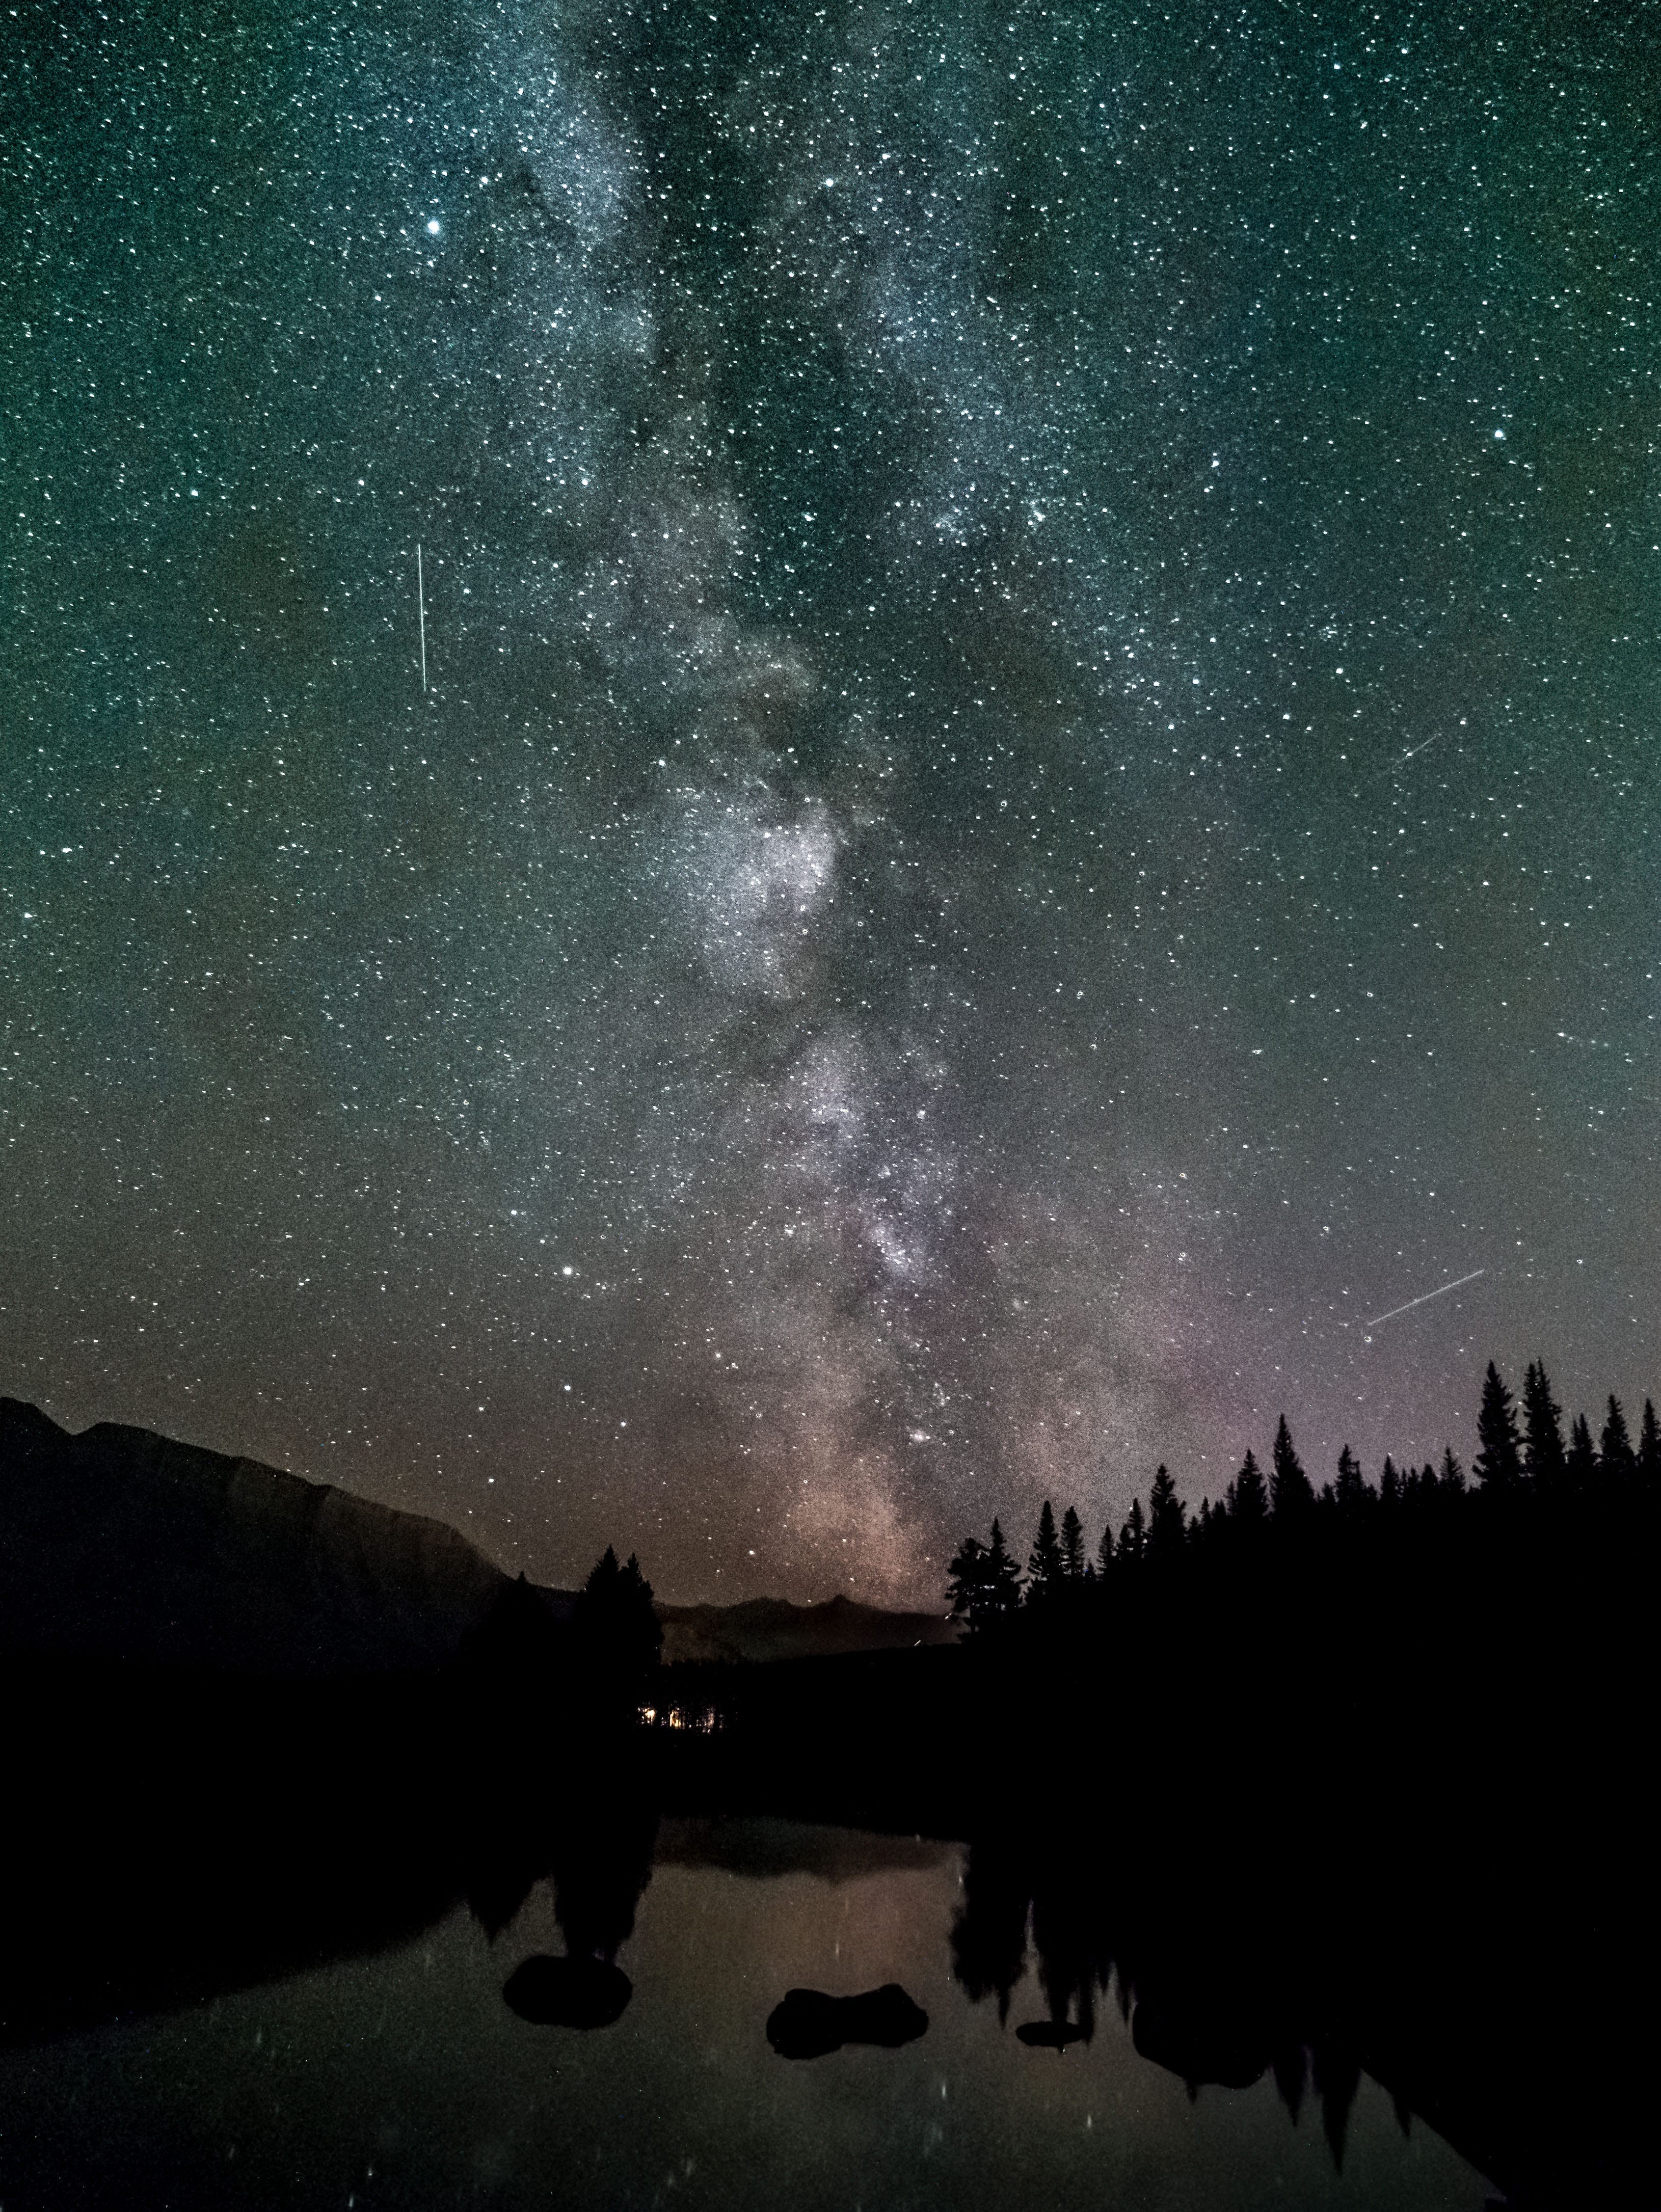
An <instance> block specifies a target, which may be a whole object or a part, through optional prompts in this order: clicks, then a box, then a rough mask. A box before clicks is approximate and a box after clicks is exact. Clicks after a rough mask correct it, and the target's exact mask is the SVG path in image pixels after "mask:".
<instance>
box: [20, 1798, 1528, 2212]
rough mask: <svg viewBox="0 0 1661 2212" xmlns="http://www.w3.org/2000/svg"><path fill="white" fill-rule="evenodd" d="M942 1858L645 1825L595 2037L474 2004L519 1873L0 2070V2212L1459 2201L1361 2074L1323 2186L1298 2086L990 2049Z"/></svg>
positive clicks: (957, 1883)
mask: <svg viewBox="0 0 1661 2212" xmlns="http://www.w3.org/2000/svg"><path fill="white" fill-rule="evenodd" d="M963 1865H964V1854H963V1852H962V1851H961V1850H960V1849H959V1848H958V1846H956V1845H936V1844H928V1843H920V1844H913V1843H911V1842H910V1841H904V1840H903V1841H900V1842H896V1841H895V1840H894V1839H892V1838H877V1837H871V1838H861V1837H856V1836H849V1835H847V1834H843V1833H840V1832H829V1831H810V1830H802V1829H792V1828H788V1827H786V1826H782V1824H773V1823H768V1824H755V1823H722V1824H718V1825H716V1826H704V1825H702V1824H690V1823H675V1822H669V1823H666V1824H665V1826H664V1829H663V1831H662V1832H661V1833H660V1838H659V1841H658V1848H657V1855H656V1859H655V1863H654V1868H653V1872H652V1876H651V1880H650V1882H649V1884H648V1887H647V1888H646V1890H645V1892H644V1893H643V1895H642V1898H641V1899H640V1903H639V1905H638V1909H637V1912H636V1921H635V1927H634V1931H633V1933H632V1935H631V1936H630V1937H629V1938H628V1940H627V1941H626V1942H624V1945H623V1947H622V1949H621V1951H620V1952H619V1954H618V1959H619V1963H620V1964H621V1965H622V1966H624V1968H625V1969H626V1971H627V1972H628V1973H629V1975H630V1978H632V1980H633V1983H634V1996H633V1998H632V2000H631V2002H630V2004H629V2005H628V2007H627V2008H626V2010H625V2011H624V2014H623V2015H622V2017H621V2018H620V2019H619V2020H618V2021H617V2022H616V2023H615V2024H614V2025H613V2026H611V2027H605V2028H602V2029H597V2030H593V2031H590V2032H586V2033H585V2032H578V2031H575V2030H572V2029H569V2028H562V2027H533V2026H532V2025H530V2024H528V2023H527V2022H526V2021H523V2020H521V2019H520V2018H518V2017H517V2016H516V2015H514V2012H513V2011H512V2010H510V2008H508V2005H507V2004H506V2003H505V2002H503V1998H502V1987H503V1984H504V1983H505V1982H506V1980H507V1979H508V1975H509V1974H510V1973H511V1972H513V1970H514V1967H515V1966H518V1965H519V1963H520V1961H521V1960H524V1959H526V1957H528V1956H531V1955H533V1954H541V1953H551V1954H559V1953H561V1952H562V1951H563V1949H564V1948H565V1945H564V1942H563V1936H562V1932H561V1930H560V1929H559V1927H558V1925H557V1923H556V1920H555V1917H554V1899H553V1895H552V1892H551V1888H550V1887H549V1885H548V1884H546V1883H538V1885H537V1886H536V1887H534V1888H533V1889H532V1892H531V1893H530V1895H529V1896H528V1898H527V1899H526V1900H525V1902H524V1904H523V1905H521V1906H520V1908H519V1910H518V1911H517V1912H516V1913H515V1914H514V1917H513V1918H512V1920H511V1921H510V1922H509V1923H508V1925H507V1926H506V1927H505V1928H502V1929H499V1930H498V1931H497V1933H496V1936H495V1937H494V1939H492V1938H491V1937H490V1936H489V1935H487V1933H486V1931H485V1929H484V1927H483V1926H482V1925H481V1923H480V1922H479V1921H478V1919H477V1918H476V1917H475V1916H474V1915H473V1914H472V1912H471V1911H469V1910H467V1908H466V1907H465V1906H458V1907H457V1908H456V1910H454V1911H453V1912H452V1913H450V1914H449V1915H448V1917H446V1918H445V1919H443V1920H442V1921H441V1922H440V1923H438V1924H436V1925H435V1926H434V1927H433V1928H431V1929H429V1930H428V1931H427V1932H426V1933H425V1934H424V1935H423V1936H420V1937H418V1938H417V1939H416V1940H415V1941H413V1942H410V1943H408V1944H407V1945H405V1946H404V1947H403V1948H399V1949H397V1950H394V1951H390V1952H386V1953H384V1954H380V1955H378V1956H374V1957H369V1958H362V1959H354V1960H344V1961H341V1962H338V1963H336V1964H333V1965H332V1966H327V1967H325V1968H321V1969H319V1970H318V1971H315V1972H308V1973H305V1974H302V1975H300V1976H298V1977H296V1978H293V1979H290V1980H288V1981H285V1982H283V1983H280V1984H275V1985H271V1986H266V1987H263V1988H258V1989H252V1990H243V1991H240V1992H238V1993H236V1994H234V1995H230V1996H222V1997H219V1998H216V1999H215V2000H214V2001H213V2002H210V2003H208V2004H205V2005H203V2006H201V2007H199V2008H197V2009H195V2010H193V2011H191V2012H189V2013H186V2014H182V2015H174V2016H172V2017H167V2018H161V2019H146V2020H140V2021H133V2022H131V2023H129V2024H125V2025H122V2026H119V2027H111V2028H105V2029H101V2030H98V2031H96V2032H93V2033H85V2034H82V2035H77V2036H74V2037H70V2038H67V2039H63V2040H60V2041H57V2042H52V2043H46V2044H41V2045H35V2046H33V2047H32V2048H25V2049H22V2050H14V2051H7V2052H4V2053H0V2212H31V2209H32V2208H34V2207H49V2208H52V2212H59V2208H73V2207H76V2206H82V2205H90V2204H98V2205H106V2204H107V2205H122V2206H128V2207H134V2208H149V2207H152V2206H155V2207H160V2206H167V2207H174V2208H176V2207H192V2208H193V2207H196V2206H207V2205H225V2206H236V2205H243V2204H258V2205H267V2204H270V2205H303V2206H307V2207H310V2206H313V2205H315V2206H339V2207H344V2208H348V2212H356V2208H363V2212H369V2208H373V2207H383V2206H412V2207H426V2206H441V2205H442V2206H448V2205H465V2206H474V2205H478V2206H502V2207H518V2206H521V2205H523V2206H527V2207H528V2206H538V2207H546V2206H550V2205H556V2206H565V2205H570V2206H581V2207H588V2206H593V2207H607V2208H611V2207H633V2206H642V2207H644V2206H653V2205H662V2206H671V2205H672V2206H677V2207H678V2206H683V2205H684V2206H687V2207H694V2206H709V2207H711V2208H723V2212H724V2208H729V2207H730V2208H734V2212H738V2208H744V2212H750V2209H751V2208H753V2212H818V2208H821V2207H823V2208H824V2212H831V2208H833V2207H834V2208H836V2212H901V2208H912V2207H915V2208H919V2212H922V2208H934V2207H938V2208H940V2212H962V2208H964V2207H972V2206H988V2207H994V2206H995V2207H999V2208H1008V2207H1012V2206H1013V2207H1019V2206H1025V2205H1031V2206H1035V2207H1036V2206H1043V2207H1051V2206H1071V2205H1080V2206H1083V2205H1090V2206H1092V2207H1116V2206H1124V2207H1127V2208H1131V2207H1134V2208H1136V2212H1158V2209H1159V2208H1162V2207H1171V2208H1177V2207H1182V2208H1188V2207H1194V2208H1199V2207H1207V2208H1216V2207H1229V2206H1240V2207H1244V2206H1256V2205H1263V2206H1269V2205H1274V2206H1277V2207H1288V2206H1293V2207H1295V2206H1300V2205H1308V2206H1311V2207H1312V2206H1323V2207H1328V2206H1330V2207H1337V2206H1343V2207H1351V2206H1354V2207H1377V2208H1379V2212H1384V2208H1393V2207H1403V2208H1405V2207H1414V2208H1432V2207H1434V2208H1439V2212H1444V2209H1445V2212H1480V2208H1481V2207H1482V2206H1483V2205H1484V2204H1485V2203H1487V2202H1488V2197H1489V2194H1490V2192H1489V2191H1488V2189H1487V2187H1486V2186H1485V2185H1484V2183H1483V2181H1482V2179H1481V2178H1480V2177H1479V2176H1478V2175H1477V2174H1475V2172H1473V2171H1472V2169H1471V2168H1470V2167H1469V2166H1467V2165H1465V2164H1464V2163H1463V2161H1462V2160H1460V2159H1459V2158H1458V2157H1457V2155H1456V2154H1454V2153H1453V2151H1452V2150H1451V2149H1450V2148H1449V2147H1448V2146H1447V2145H1446V2144H1445V2143H1444V2142H1441V2141H1440V2140H1439V2138H1438V2137H1437V2136H1434V2135H1433V2134H1432V2133H1431V2132H1430V2131H1429V2130H1427V2129H1426V2128H1425V2127H1424V2126H1423V2125H1422V2124H1421V2123H1420V2122H1418V2121H1415V2122H1414V2124H1413V2126H1412V2130H1411V2132H1410V2133H1409V2134H1407V2135H1404V2134H1403V2132H1402V2128H1401V2127H1400V2125H1399V2124H1397V2121H1396V2117H1395V2115H1394V2112H1393V2110H1392V2107H1391V2104H1390V2099H1389V2098H1388V2097H1387V2096H1386V2095H1385V2094H1384V2092H1383V2091H1382V2090H1380V2089H1379V2088H1378V2087H1377V2086H1376V2085H1375V2084H1373V2083H1372V2082H1371V2081H1367V2080H1366V2079H1365V2078H1364V2079H1363V2081H1362V2082H1361V2085H1360V2090H1359V2092H1358V2093H1357V2095H1356V2098H1355V2100H1354V2106H1353V2108H1352V2110H1351V2112H1350V2115H1349V2120H1348V2135H1347V2140H1346V2143H1345V2150H1344V2159H1343V2166H1342V2172H1336V2171H1335V2167H1334V2163H1333V2159H1332V2154H1331V2152H1330V2150H1329V2147H1328V2144H1327V2142H1326V2141H1325V2140H1324V2138H1323V2133H1322V2128H1321V2122H1320V2117H1319V2113H1318V2110H1317V2108H1316V2107H1315V2106H1314V2105H1313V2103H1312V2100H1311V2101H1306V2102H1305V2106H1304V2108H1303V2111H1302V2113H1301V2117H1300V2119H1299V2123H1298V2124H1293V2120H1292V2119H1291V2118H1290V2117H1289V2115H1288V2113H1287V2110H1286V2108H1285V2106H1283V2105H1282V2104H1281V2101H1280V2100H1279V2099H1278V2097H1277V2095H1276V2093H1275V2087H1274V2084H1273V2082H1272V2081H1271V2080H1270V2079H1269V2078H1267V2077H1265V2079H1264V2080H1262V2081H1259V2082H1258V2083H1257V2084H1256V2086H1255V2087H1251V2088H1250V2089H1240V2090H1227V2089H1220V2088H1215V2087H1206V2088H1203V2089H1202V2090H1201V2091H1200V2092H1199V2093H1198V2095H1197V2098H1196V2099H1193V2100H1190V2097H1189V2092H1188V2090H1187V2088H1186V2087H1184V2085H1183V2082H1182V2081H1179V2080H1178V2079H1177V2077H1176V2076H1175V2075H1172V2074H1170V2073H1167V2072H1166V2071H1165V2069H1163V2068H1161V2067H1159V2066H1158V2065H1155V2064H1153V2063H1150V2062H1149V2061H1147V2060H1146V2059H1144V2058H1142V2057H1139V2056H1138V2054H1137V2053H1136V2051H1135V2050H1134V2049H1133V2047H1132V2044H1131V2039H1130V2034H1129V2030H1128V2029H1127V2028H1126V2027H1125V2026H1124V2024H1123V2021H1122V2020H1121V2018H1120V2015H1119V2013H1118V2010H1117V2008H1116V2006H1114V2005H1112V2004H1111V2003H1108V2004H1105V2005H1104V2006H1103V2007H1102V2008H1101V2010H1100V2013H1099V2015H1098V2020H1097V2022H1096V2026H1095V2031H1094V2033H1093V2036H1092V2039H1091V2040H1090V2041H1089V2042H1088V2043H1087V2044H1086V2043H1082V2042H1080V2043H1075V2044H1074V2045H1071V2046H1070V2047H1069V2048H1068V2049H1067V2050H1065V2051H1054V2050H1049V2049H1035V2048H1030V2047H1028V2046H1027V2045H1024V2044H1023V2043H1022V2042H1020V2041H1019V2039H1018V2038H1017V2035H1016V2033H1015V2030H1016V2028H1017V2027H1018V2026H1019V2024H1021V2023H1022V2022H1023V2021H1032V2020H1036V2019H1042V2018H1043V2016H1044V2006H1043V2001H1042V1998H1041V1996H1040V1994H1039V1992H1038V1990H1037V1987H1036V1984H1035V1981H1034V1978H1033V1976H1032V1974H1031V1972H1030V1971H1029V1972H1028V1974H1027V1975H1026V1977H1025V1979H1024V1980H1023V1981H1022V1982H1021V1983H1020V1984H1019V1985H1018V1986H1017V1988H1016V1990H1015V1992H1014V1996H1013V2003H1012V2005H1011V2007H1010V2010H1009V2015H1008V2020H1007V2024H1005V2025H1001V2024H1000V2021H999V2017H998V2009H997V2006H996V2002H995V2000H988V2001H986V2002H982V2003H978V2004H976V2003H971V2002H970V2000H969V1998H968V1997H967V1996H966V1995H965V1994H964V1990H963V1989H962V1988H961V1987H960V1986H959V1985H958V1984H957V1983H956V1982H954V1980H953V1979H952V1963H951V1950H950V1938H951V1931H952V1923H953V1919H954V1916H955V1915H956V1913H957V1911H958V1906H959V1905H960V1902H961V1898H962V1889H961V1881H962V1873H963ZM136 1909H142V1905H137V1904H136ZM889 1981H897V1982H899V1983H901V1984H904V1988H905V1989H906V1990H907V1991H908V1992H909V1993H910V1996H912V1997H913V1998H915V1999H916V2002H918V2003H919V2004H921V2005H922V2007H923V2008H924V2009H925V2010H926V2011H927V2013H928V2030H927V2033H925V2034H923V2035H922V2037H921V2038H920V2039H917V2040H916V2041H915V2042H912V2043H910V2044H909V2045H905V2046H904V2047H902V2048H900V2049H897V2050H892V2051H888V2050H879V2049H871V2048H855V2047H850V2048H845V2049H843V2050H841V2051H836V2052H833V2053H831V2054H830V2055H828V2056H825V2057H819V2058H817V2059H812V2060H806V2061H792V2060H789V2059H786V2058H782V2057H779V2056H777V2055H776V2053H775V2052H774V2051H773V2050H772V2049H771V2048H770V2045H769V2043H768V2040H767V2037H766V2033H765V2027H766V2021H767V2018H768V2015H769V2014H770V2011H771V2010H772V2008H773V2007H774V2005H775V2004H776V2002H778V2000H779V1999H780V1997H781V1996H782V1995H783V1993H784V1992H785V1990H787V1989H789V1988H791V1987H793V1986H806V1987H811V1988H817V1989H821V1990H829V1991H832V1992H837V1993H841V1992H853V1991H856V1990H866V1989H870V1988H873V1987H874V1986H876V1985H878V1984H882V1983H884V1982H889Z"/></svg>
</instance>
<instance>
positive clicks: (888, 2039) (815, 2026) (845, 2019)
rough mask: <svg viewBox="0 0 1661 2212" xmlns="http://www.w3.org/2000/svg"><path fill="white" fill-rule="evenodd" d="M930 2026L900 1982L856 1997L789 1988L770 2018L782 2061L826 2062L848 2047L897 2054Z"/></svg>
mask: <svg viewBox="0 0 1661 2212" xmlns="http://www.w3.org/2000/svg"><path fill="white" fill-rule="evenodd" d="M926 2027H928V2014H927V2013H926V2012H925V2011H924V2010H923V2008H922V2006H921V2005H918V2004H914V2003H913V2002H911V1999H910V1997H909V1996H907V1995H906V1994H905V1991H904V1990H903V1989H902V1988H901V1987H900V1985H899V1984H898V1983H897V1982H885V1983H884V1984H883V1985H882V1987H881V1988H880V1989H879V1990H864V1991H863V1992H862V1993H861V1995H860V1996H854V1997H832V1996H826V1995H825V1993H824V1990H786V1991H785V1993H784V1996H783V1998H782V2001H781V2002H779V2003H778V2004H776V2005H775V2006H774V2008H773V2009H772V2012H771V2013H770V2015H769V2016H768V2021H767V2040H768V2041H769V2042H770V2044H771V2045H772V2046H773V2048H774V2050H775V2051H777V2052H778V2054H779V2057H781V2058H823V2057H824V2055H825V2053H826V2052H827V2051H840V2050H841V2048H842V2046H843V2044H844V2043H875V2044H879V2045H881V2046H882V2048H883V2049H884V2050H885V2051H897V2049H898V2048H899V2046H900V2045H901V2044H903V2043H913V2042H915V2041H916V2039H917V2037H918V2036H920V2035H921V2034H922V2032H923V2030H924V2029H925V2028H926Z"/></svg>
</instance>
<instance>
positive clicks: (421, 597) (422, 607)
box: [416, 540, 427, 691]
mask: <svg viewBox="0 0 1661 2212" xmlns="http://www.w3.org/2000/svg"><path fill="white" fill-rule="evenodd" d="M416 611H417V613H418V614H419V616H420V617H421V688H422V690H423V691H424V690H426V689H427V588H426V585H425V583H424V582H423V579H422V574H421V545H420V541H419V540H417V544H416Z"/></svg>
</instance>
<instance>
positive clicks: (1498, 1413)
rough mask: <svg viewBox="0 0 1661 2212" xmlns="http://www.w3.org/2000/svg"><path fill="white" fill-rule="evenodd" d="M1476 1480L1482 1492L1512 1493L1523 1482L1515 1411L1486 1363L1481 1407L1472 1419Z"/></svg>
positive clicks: (1493, 1368) (1497, 1372)
mask: <svg viewBox="0 0 1661 2212" xmlns="http://www.w3.org/2000/svg"><path fill="white" fill-rule="evenodd" d="M1476 1436H1477V1440H1478V1442H1479V1443H1481V1445H1482V1449H1481V1450H1480V1451H1479V1452H1478V1453H1477V1455H1476V1477H1477V1480H1478V1481H1479V1482H1481V1484H1482V1487H1483V1488H1484V1489H1485V1490H1493V1491H1508V1490H1514V1489H1515V1488H1516V1487H1517V1485H1518V1483H1519V1482H1520V1481H1521V1480H1522V1479H1523V1451H1522V1446H1521V1444H1520V1443H1519V1442H1518V1435H1517V1407H1516V1404H1515V1402H1514V1401H1513V1400H1512V1395H1511V1392H1510V1391H1509V1390H1508V1389H1506V1386H1505V1384H1504V1383H1502V1382H1501V1381H1500V1370H1499V1369H1498V1368H1497V1367H1496V1366H1495V1365H1494V1362H1493V1361H1492V1360H1491V1359H1490V1360H1489V1362H1488V1373H1487V1374H1486V1375H1485V1376H1483V1378H1482V1410H1481V1412H1480V1413H1478V1414H1477V1416H1476Z"/></svg>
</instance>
